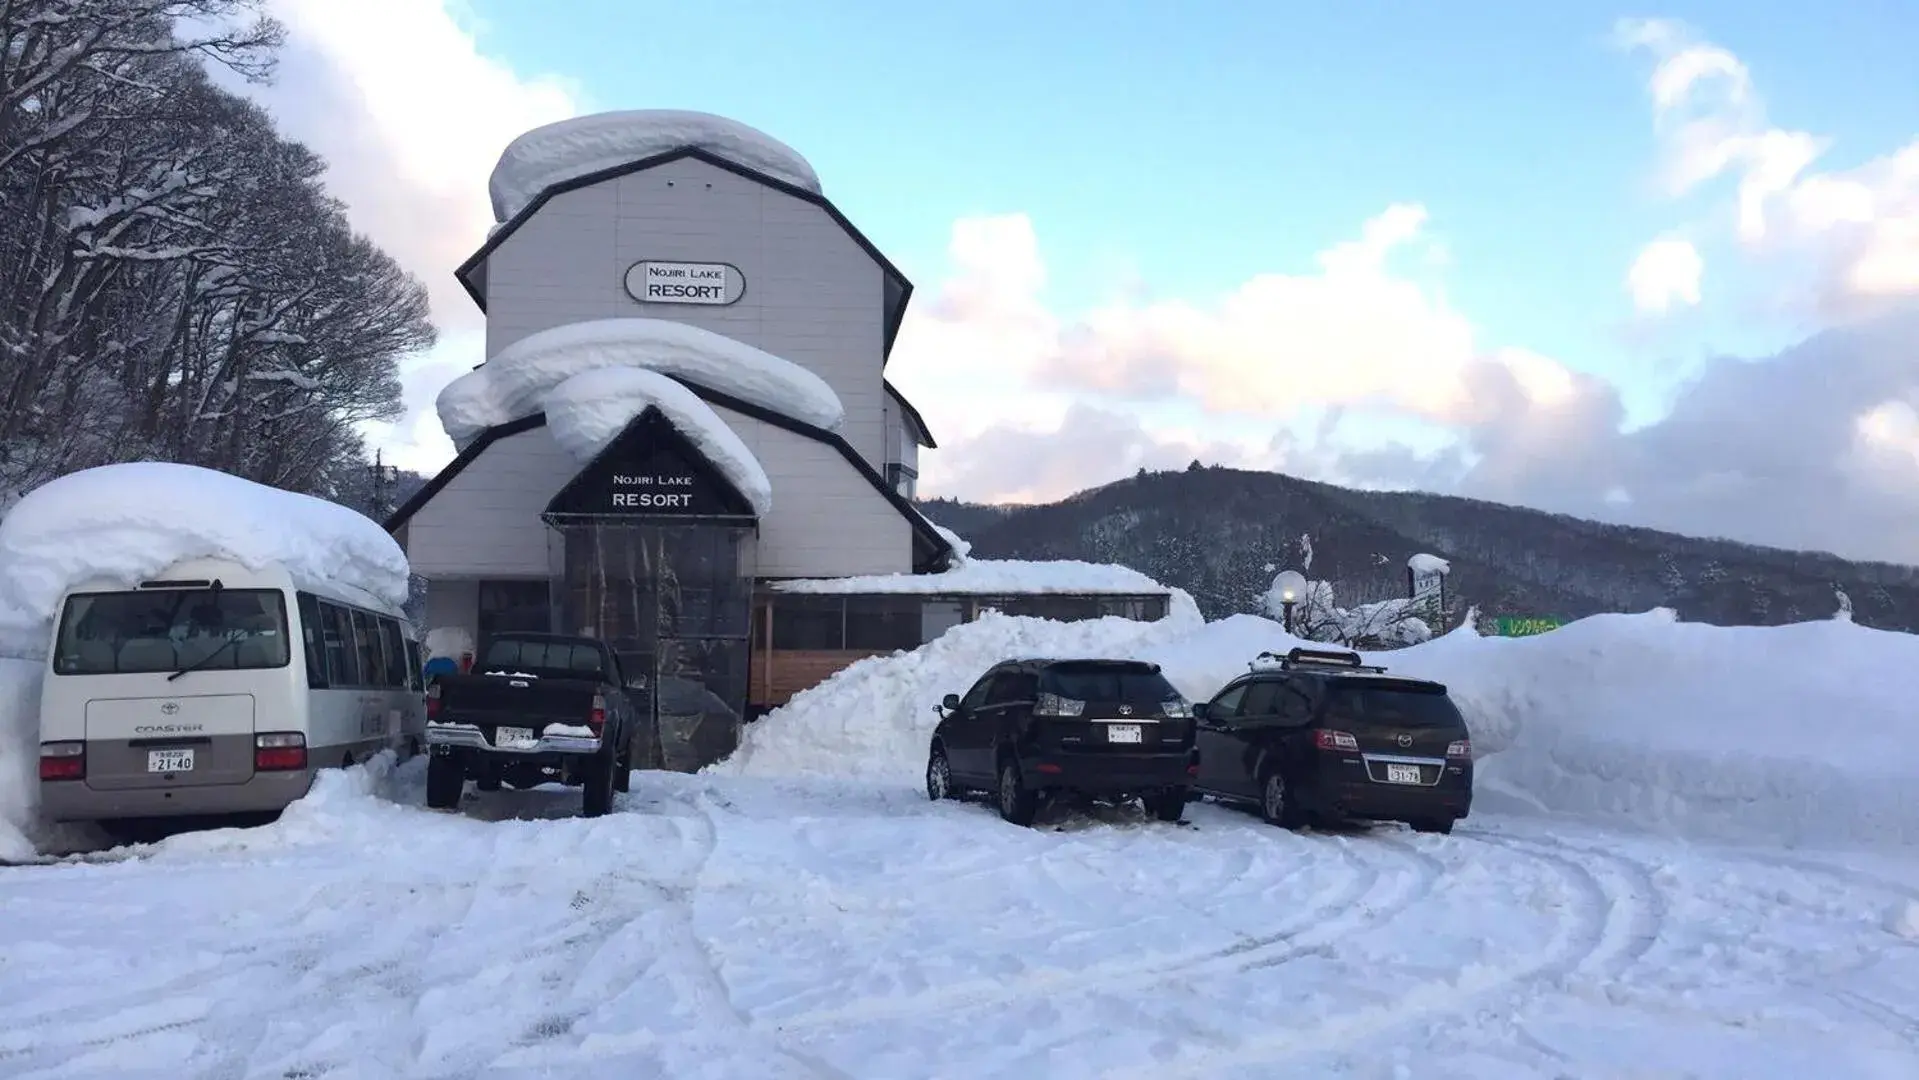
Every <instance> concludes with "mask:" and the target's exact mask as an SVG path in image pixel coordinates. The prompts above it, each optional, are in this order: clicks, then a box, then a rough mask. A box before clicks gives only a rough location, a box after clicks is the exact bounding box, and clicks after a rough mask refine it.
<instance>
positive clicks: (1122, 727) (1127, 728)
mask: <svg viewBox="0 0 1919 1080" xmlns="http://www.w3.org/2000/svg"><path fill="white" fill-rule="evenodd" d="M1106 741H1107V742H1129V743H1136V742H1138V741H1139V725H1138V724H1108V725H1106Z"/></svg>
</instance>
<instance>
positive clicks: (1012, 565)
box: [773, 558, 1170, 596]
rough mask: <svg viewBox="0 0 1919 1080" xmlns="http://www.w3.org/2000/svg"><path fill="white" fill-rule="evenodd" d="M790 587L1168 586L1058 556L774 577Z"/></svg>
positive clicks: (996, 591)
mask: <svg viewBox="0 0 1919 1080" xmlns="http://www.w3.org/2000/svg"><path fill="white" fill-rule="evenodd" d="M773 588H774V589H776V590H777V591H780V592H791V593H913V594H922V595H927V594H952V595H970V596H1001V595H1026V594H1031V593H1046V594H1052V595H1073V594H1079V595H1102V594H1104V595H1124V596H1157V595H1160V594H1163V593H1167V592H1169V591H1170V590H1168V589H1167V588H1166V586H1164V585H1161V584H1160V583H1159V582H1157V581H1154V580H1153V579H1152V578H1150V577H1147V576H1146V575H1145V574H1142V573H1140V572H1139V571H1137V570H1134V569H1132V568H1131V567H1126V566H1117V565H1113V564H1108V563H1089V562H1079V561H1077V560H1070V559H1060V560H1048V561H1030V562H1029V561H1025V560H1020V559H971V558H969V559H964V560H962V561H961V562H960V563H959V565H958V566H956V567H954V568H953V569H951V570H946V571H943V572H941V573H937V574H868V575H863V576H859V577H843V578H802V579H795V580H791V581H781V582H778V583H775V584H774V585H773Z"/></svg>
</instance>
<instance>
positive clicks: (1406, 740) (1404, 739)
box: [1397, 733, 1413, 746]
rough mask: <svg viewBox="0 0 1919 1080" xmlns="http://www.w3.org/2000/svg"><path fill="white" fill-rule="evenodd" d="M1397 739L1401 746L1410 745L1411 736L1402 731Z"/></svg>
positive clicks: (1411, 741) (1411, 742)
mask: <svg viewBox="0 0 1919 1080" xmlns="http://www.w3.org/2000/svg"><path fill="white" fill-rule="evenodd" d="M1397 741H1398V742H1399V745H1401V746H1411V745H1412V744H1413V737H1412V736H1411V735H1407V734H1403V733H1402V734H1401V735H1400V736H1399V739H1398V740H1397Z"/></svg>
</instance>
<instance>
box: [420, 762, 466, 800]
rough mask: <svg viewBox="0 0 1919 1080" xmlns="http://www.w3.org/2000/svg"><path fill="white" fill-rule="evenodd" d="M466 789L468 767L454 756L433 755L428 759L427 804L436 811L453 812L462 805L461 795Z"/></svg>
mask: <svg viewBox="0 0 1919 1080" xmlns="http://www.w3.org/2000/svg"><path fill="white" fill-rule="evenodd" d="M465 788H466V766H465V765H463V764H462V763H461V762H460V759H459V758H456V757H454V756H453V755H452V754H431V755H429V756H428V757H427V759H426V804H427V805H428V806H430V807H432V808H433V809H435V810H451V809H453V808H454V807H456V806H458V805H460V793H461V791H463V790H464V789H465Z"/></svg>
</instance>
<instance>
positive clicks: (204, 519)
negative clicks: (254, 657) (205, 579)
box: [0, 461, 407, 659]
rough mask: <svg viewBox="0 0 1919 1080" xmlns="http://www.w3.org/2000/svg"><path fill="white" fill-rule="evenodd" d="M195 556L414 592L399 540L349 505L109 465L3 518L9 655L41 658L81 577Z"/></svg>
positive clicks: (1, 573) (371, 589)
mask: <svg viewBox="0 0 1919 1080" xmlns="http://www.w3.org/2000/svg"><path fill="white" fill-rule="evenodd" d="M198 558H224V559H232V560H234V561H236V562H240V563H244V564H245V565H248V566H256V567H257V566H264V565H266V564H268V563H270V562H279V563H281V564H283V565H285V566H286V568H287V570H288V572H290V573H291V574H292V575H293V577H294V579H295V580H296V581H300V582H306V583H318V582H330V583H332V584H334V585H335V586H339V587H345V588H349V589H357V590H359V591H361V592H364V593H367V594H370V596H372V597H377V598H378V599H380V600H382V601H385V602H387V603H391V604H395V605H400V604H404V603H406V600H407V562H406V555H405V553H404V552H402V551H401V550H400V545H399V544H397V543H395V542H394V540H393V538H392V537H391V536H389V535H387V533H386V530H384V529H382V528H380V526H379V525H378V524H377V523H375V522H374V521H372V520H371V519H369V518H367V517H365V516H364V515H361V514H358V513H355V512H354V511H352V510H349V509H347V508H346V507H344V506H340V505H338V504H336V503H330V502H327V501H325V500H323V499H316V498H312V497H310V496H306V495H295V494H293V493H292V492H287V491H281V490H279V489H277V488H270V487H266V486H264V485H262V484H256V483H254V482H252V481H250V480H243V479H241V478H239V477H237V476H232V475H229V474H227V473H223V472H215V471H214V470H211V469H202V468H199V467H197V466H192V465H174V464H168V463H164V462H154V461H141V462H132V463H128V464H122V465H103V466H101V467H99V468H97V469H85V470H82V471H80V472H77V473H70V474H68V475H66V476H63V477H60V478H59V479H57V480H53V481H50V482H48V483H46V484H43V485H41V486H40V487H37V488H35V489H34V490H32V491H30V492H28V493H27V496H26V497H25V498H24V499H22V500H20V502H19V504H18V505H16V506H15V507H14V508H13V509H12V510H10V511H8V513H7V516H6V518H5V519H4V520H0V656H17V657H26V658H30V659H31V658H39V657H42V656H44V654H45V651H46V637H47V634H48V632H49V630H50V621H51V619H52V618H53V615H54V607H55V605H56V604H58V603H59V599H60V594H61V593H62V592H64V591H66V590H67V589H68V588H69V587H71V586H73V585H77V584H79V583H81V582H84V581H88V580H95V579H105V580H109V581H118V582H121V583H123V584H125V585H127V586H132V585H134V584H137V583H138V582H140V581H141V580H143V579H146V578H150V577H152V576H153V575H154V574H156V573H158V572H159V571H161V570H164V569H166V568H167V567H168V566H171V565H173V564H174V563H177V562H181V561H183V560H187V559H198Z"/></svg>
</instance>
